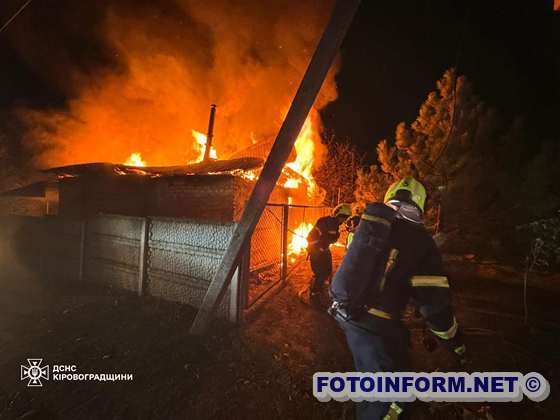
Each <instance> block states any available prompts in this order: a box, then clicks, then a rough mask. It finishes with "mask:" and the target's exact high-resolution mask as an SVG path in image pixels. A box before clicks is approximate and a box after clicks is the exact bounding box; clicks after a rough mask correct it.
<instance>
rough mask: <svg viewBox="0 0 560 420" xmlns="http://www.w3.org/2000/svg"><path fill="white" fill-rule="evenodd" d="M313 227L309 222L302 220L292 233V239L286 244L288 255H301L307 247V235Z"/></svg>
mask: <svg viewBox="0 0 560 420" xmlns="http://www.w3.org/2000/svg"><path fill="white" fill-rule="evenodd" d="M311 229H313V225H312V224H311V223H305V222H302V223H301V224H300V225H299V226H298V227H297V229H296V230H295V231H294V233H293V234H292V241H291V242H290V244H289V245H288V255H293V254H296V255H301V254H302V253H303V252H304V251H305V250H306V249H307V235H308V234H309V232H311Z"/></svg>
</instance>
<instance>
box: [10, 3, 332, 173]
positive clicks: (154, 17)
mask: <svg viewBox="0 0 560 420" xmlns="http://www.w3.org/2000/svg"><path fill="white" fill-rule="evenodd" d="M37 3H38V4H40V3H46V5H43V6H39V7H45V8H46V7H48V4H49V3H50V1H49V0H46V1H43V2H37ZM57 3H58V4H59V5H58V6H57V7H61V6H60V0H58V1H57ZM63 3H64V4H65V5H66V6H67V7H68V10H67V11H66V12H65V13H64V14H63V15H62V17H60V19H62V21H61V22H60V24H59V26H60V27H61V28H62V29H61V28H56V26H57V22H56V20H57V17H56V16H53V17H52V18H53V19H52V21H51V22H46V23H45V22H44V16H43V18H42V20H41V23H40V24H38V25H36V26H32V27H30V28H21V29H20V30H19V31H17V33H16V34H15V35H14V36H13V39H14V41H13V42H14V43H15V44H16V45H17V47H18V48H19V50H20V51H21V54H22V55H24V56H25V57H27V60H28V62H30V63H33V64H34V65H35V68H36V70H37V71H38V72H40V73H41V74H42V77H44V78H46V79H48V80H49V81H50V83H52V84H53V85H56V86H58V88H59V89H60V91H62V92H64V94H65V97H66V101H65V104H66V106H65V108H64V109H61V108H60V107H56V108H55V107H50V108H47V109H45V108H42V109H30V108H29V107H27V108H23V109H21V110H20V112H19V115H20V116H21V118H23V120H24V121H25V125H26V127H27V130H28V132H27V136H26V138H27V139H26V142H27V144H28V145H29V146H30V147H31V149H32V150H33V151H34V154H35V156H36V163H37V164H38V165H40V166H47V165H48V166H53V165H63V164H71V163H78V162H92V161H113V162H122V161H124V160H125V159H126V158H127V157H128V156H129V155H130V154H131V153H132V152H140V153H141V154H142V157H143V158H144V159H145V160H146V161H147V162H148V164H150V165H168V164H182V163H185V162H187V161H189V160H191V159H192V158H193V157H194V156H195V155H196V152H195V149H194V146H193V145H194V140H193V138H192V136H191V130H192V129H195V130H198V131H202V132H205V131H206V126H207V121H208V111H209V106H210V104H212V103H215V104H217V106H218V110H217V118H216V126H215V147H216V149H217V151H218V156H220V157H226V156H227V155H228V154H231V153H233V152H235V151H237V150H239V149H241V148H243V147H246V146H249V145H250V144H252V143H255V142H257V141H262V140H269V139H270V138H271V137H273V136H274V135H275V134H276V132H277V130H278V128H279V126H280V124H281V122H282V118H283V116H284V114H285V113H286V111H287V109H288V107H289V104H290V101H291V99H292V97H293V95H294V94H295V91H296V89H297V86H298V84H299V82H300V80H301V77H302V75H303V72H304V71H305V68H306V66H307V64H308V62H309V59H310V56H311V54H312V53H313V51H314V48H315V45H316V43H317V41H318V39H319V36H320V35H321V32H322V30H323V28H324V26H325V24H326V20H327V18H328V15H329V13H330V11H331V8H332V2H331V1H326V0H299V1H288V0H270V1H262V0H253V1H249V0H245V1H243V0H176V1H173V0H158V1H155V0H154V1H150V0H124V1H116V2H115V1H107V0H105V1H98V0H87V1H80V2H74V1H70V0H66V1H63ZM45 13H48V12H45ZM37 19H39V18H37ZM32 21H33V20H31V22H32ZM41 30H43V31H48V32H49V33H50V34H51V35H49V36H50V38H49V42H48V43H45V42H43V47H42V48H43V49H42V51H38V50H37V43H39V44H40V42H39V41H40V40H41V39H42V37H43V36H44V35H43V34H41V33H40V31H41ZM25 31H27V32H26V33H25V34H24V33H23V32H25ZM52 31H54V33H55V34H57V33H58V35H57V36H53V35H52V33H53V32H52ZM18 37H19V38H18ZM47 44H48V45H47ZM59 44H60V45H59ZM69 48H71V49H72V50H73V55H72V59H70V58H69V55H68V54H66V51H67V50H68V49H69ZM80 48H81V49H82V51H80ZM76 57H77V58H76ZM92 57H93V58H92ZM333 75H334V71H331V72H330V74H329V77H328V80H327V81H326V82H325V84H324V86H323V89H322V92H321V95H320V97H319V99H318V101H317V103H316V106H317V107H318V108H320V107H321V106H323V105H324V104H326V103H327V102H328V101H331V100H333V99H335V97H336V88H335V84H334V78H333Z"/></svg>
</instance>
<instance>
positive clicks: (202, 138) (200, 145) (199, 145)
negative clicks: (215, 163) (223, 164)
mask: <svg viewBox="0 0 560 420" xmlns="http://www.w3.org/2000/svg"><path fill="white" fill-rule="evenodd" d="M191 132H192V136H193V138H194V139H195V141H196V142H195V143H194V150H195V152H196V153H197V157H196V159H194V160H191V161H189V163H198V162H202V160H203V159H204V151H205V150H206V141H207V138H206V134H203V133H201V132H200V131H196V130H191ZM210 159H218V153H217V152H216V149H214V146H211V147H210Z"/></svg>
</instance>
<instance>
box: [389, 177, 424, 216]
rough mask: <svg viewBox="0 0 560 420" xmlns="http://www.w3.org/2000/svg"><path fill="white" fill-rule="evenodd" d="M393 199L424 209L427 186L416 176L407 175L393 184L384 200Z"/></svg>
mask: <svg viewBox="0 0 560 420" xmlns="http://www.w3.org/2000/svg"><path fill="white" fill-rule="evenodd" d="M391 200H399V201H406V202H409V203H410V204H414V205H415V206H416V207H418V208H419V209H420V210H421V211H424V204H425V203H426V188H424V186H423V185H422V184H421V183H420V182H418V181H417V180H416V179H414V177H411V176H405V177H404V178H403V179H401V180H399V181H397V182H395V183H393V184H391V186H390V187H389V189H388V190H387V192H386V193H385V199H384V200H383V201H384V202H385V203H387V202H389V201H391Z"/></svg>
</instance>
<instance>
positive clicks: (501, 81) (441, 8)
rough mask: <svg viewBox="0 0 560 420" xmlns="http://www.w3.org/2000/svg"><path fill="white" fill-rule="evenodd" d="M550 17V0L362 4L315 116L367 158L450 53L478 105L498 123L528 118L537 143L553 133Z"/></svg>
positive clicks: (411, 110)
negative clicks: (326, 101)
mask: <svg viewBox="0 0 560 420" xmlns="http://www.w3.org/2000/svg"><path fill="white" fill-rule="evenodd" d="M465 4H469V10H466V9H465ZM559 20H560V14H558V13H557V14H555V15H554V14H553V12H552V1H539V0H534V1H533V0H531V1H523V2H511V1H503V0H493V1H484V2H481V1H473V2H458V1H446V0H421V1H414V2H402V1H401V2H383V5H382V6H381V5H380V2H363V4H362V6H361V10H360V13H359V15H358V16H357V18H356V20H355V22H354V25H353V27H352V29H351V31H350V33H349V35H348V37H347V39H346V41H345V44H344V46H343V47H344V49H343V63H344V65H343V67H342V70H341V72H340V74H339V76H338V78H337V83H338V85H339V91H340V95H339V99H338V100H337V102H335V103H333V104H331V105H330V106H329V108H328V109H327V111H326V112H325V113H324V119H325V121H326V124H327V126H328V127H331V128H332V129H333V130H334V132H335V133H336V135H337V136H347V137H349V138H351V139H354V141H355V142H356V143H357V144H359V145H360V147H361V148H362V149H364V150H366V151H368V154H369V156H370V157H371V152H373V150H374V147H375V144H376V143H377V141H378V140H379V139H381V138H384V137H387V136H389V137H392V136H393V134H394V129H395V126H396V124H397V123H398V122H399V121H406V122H412V121H413V120H414V118H415V117H416V115H417V111H418V108H419V106H420V104H421V103H422V102H423V101H424V99H425V98H426V95H427V93H428V92H429V91H431V90H433V89H434V88H435V82H436V80H437V79H439V78H440V77H441V75H442V74H443V72H444V71H445V69H447V68H449V67H453V66H454V65H455V63H456V57H457V51H458V50H459V51H460V55H459V62H458V64H459V71H460V72H461V73H463V74H465V75H466V76H467V77H468V78H469V79H470V80H471V81H472V82H474V85H475V91H476V92H477V93H478V94H479V96H480V97H481V98H482V99H483V100H484V101H485V102H487V103H488V104H490V105H492V106H493V107H495V108H497V109H498V110H499V111H500V113H501V114H502V115H503V116H504V117H505V118H512V117H513V116H515V115H520V114H525V115H527V117H528V119H529V121H528V123H529V124H530V125H531V129H532V130H533V131H539V132H538V134H537V136H552V135H554V134H553V133H557V132H558V131H557V123H558V116H559V110H558V104H559V93H558V89H559V86H560V78H559V76H558V69H559V64H560V62H559V61H558V60H559V55H558V48H559V47H560V39H559V37H558V31H559V30H560V21H559ZM553 31H554V33H553ZM554 37H556V38H555V41H554ZM460 45H461V47H459V46H460ZM554 107H555V108H554ZM556 137H557V134H556Z"/></svg>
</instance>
